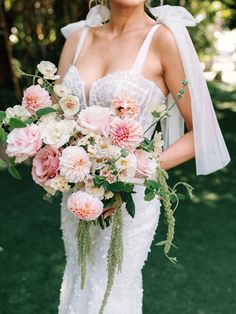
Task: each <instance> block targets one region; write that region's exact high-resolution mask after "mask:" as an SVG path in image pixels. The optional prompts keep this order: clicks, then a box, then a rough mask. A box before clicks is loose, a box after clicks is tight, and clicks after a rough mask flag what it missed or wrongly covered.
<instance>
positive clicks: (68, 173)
mask: <svg viewBox="0 0 236 314" xmlns="http://www.w3.org/2000/svg"><path fill="white" fill-rule="evenodd" d="M59 159H60V174H61V175H62V176H63V177H64V178H65V179H66V180H67V181H69V182H71V183H78V182H81V181H83V180H84V179H85V177H86V176H87V175H88V174H89V171H90V167H91V162H90V160H89V157H88V155H87V153H86V151H85V150H84V149H83V148H82V147H78V146H68V147H66V148H65V149H63V151H62V155H61V156H60V158H59Z"/></svg>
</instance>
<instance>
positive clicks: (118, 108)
mask: <svg viewBox="0 0 236 314" xmlns="http://www.w3.org/2000/svg"><path fill="white" fill-rule="evenodd" d="M112 105H113V108H114V109H115V112H116V114H117V115H118V116H119V117H121V118H125V117H130V118H137V117H138V115H139V114H140V104H139V103H138V102H137V101H136V100H135V99H134V98H133V97H130V96H120V97H116V98H114V99H113V101H112Z"/></svg>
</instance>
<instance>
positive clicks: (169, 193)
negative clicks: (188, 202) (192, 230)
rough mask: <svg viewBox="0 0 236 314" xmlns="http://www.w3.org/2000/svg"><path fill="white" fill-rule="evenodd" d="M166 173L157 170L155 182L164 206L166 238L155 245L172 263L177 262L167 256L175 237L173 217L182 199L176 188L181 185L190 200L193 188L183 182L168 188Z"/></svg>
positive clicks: (162, 170) (159, 169)
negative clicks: (162, 246) (160, 248)
mask: <svg viewBox="0 0 236 314" xmlns="http://www.w3.org/2000/svg"><path fill="white" fill-rule="evenodd" d="M168 178H169V177H168V173H167V172H166V171H165V170H164V169H161V168H157V181H158V183H159V184H160V191H159V196H160V198H161V200H162V204H163V206H164V211H165V218H166V222H167V226H168V227H167V236H166V240H164V241H161V242H158V243H156V245H164V253H165V255H166V257H167V258H168V259H169V260H170V261H171V262H173V263H176V262H177V258H176V257H170V256H169V255H168V253H169V251H170V249H171V246H174V247H175V248H177V247H176V246H175V245H174V244H173V239H174V236H175V217H174V212H175V210H176V208H177V207H178V204H179V199H181V198H182V197H183V198H184V195H182V194H177V190H176V188H177V186H179V185H183V186H184V187H185V188H186V189H187V192H188V194H189V196H190V198H192V197H193V193H192V191H193V187H192V186H191V185H189V184H187V183H185V182H178V183H177V184H176V185H175V186H174V187H173V188H172V189H171V188H170V187H169V186H168V183H167V180H168ZM174 202H176V205H175V206H174V209H172V206H173V204H172V203H174Z"/></svg>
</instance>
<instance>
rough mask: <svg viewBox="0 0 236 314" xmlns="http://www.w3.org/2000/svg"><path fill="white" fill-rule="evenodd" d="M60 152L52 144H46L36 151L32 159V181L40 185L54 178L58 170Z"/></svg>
mask: <svg viewBox="0 0 236 314" xmlns="http://www.w3.org/2000/svg"><path fill="white" fill-rule="evenodd" d="M59 156H60V153H59V151H58V150H57V149H55V148H53V147H52V146H49V145H46V146H45V147H43V148H41V149H40V151H38V153H37V155H36V156H35V157H34V159H33V168H32V176H33V179H34V181H35V182H36V183H37V184H39V185H42V184H44V183H47V181H48V180H49V179H52V178H54V177H55V176H56V175H57V174H58V170H59Z"/></svg>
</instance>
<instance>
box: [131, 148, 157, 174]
mask: <svg viewBox="0 0 236 314" xmlns="http://www.w3.org/2000/svg"><path fill="white" fill-rule="evenodd" d="M135 156H136V158H137V162H138V163H137V170H136V177H139V178H149V179H152V178H154V176H155V174H156V167H157V164H156V161H155V159H153V158H152V154H151V153H149V152H146V151H144V150H141V149H137V150H136V151H135Z"/></svg>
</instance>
